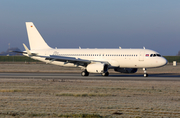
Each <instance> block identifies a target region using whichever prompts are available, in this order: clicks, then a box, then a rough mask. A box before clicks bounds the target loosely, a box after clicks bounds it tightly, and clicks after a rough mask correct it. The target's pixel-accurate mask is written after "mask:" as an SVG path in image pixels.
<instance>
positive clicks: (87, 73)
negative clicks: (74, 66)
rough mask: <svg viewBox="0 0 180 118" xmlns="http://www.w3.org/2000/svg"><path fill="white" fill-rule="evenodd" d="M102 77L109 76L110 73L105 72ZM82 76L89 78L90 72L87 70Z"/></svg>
mask: <svg viewBox="0 0 180 118" xmlns="http://www.w3.org/2000/svg"><path fill="white" fill-rule="evenodd" d="M101 75H102V76H108V75H109V72H105V73H102V74H101ZM81 76H89V72H88V71H87V70H84V71H82V72H81Z"/></svg>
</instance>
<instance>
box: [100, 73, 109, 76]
mask: <svg viewBox="0 0 180 118" xmlns="http://www.w3.org/2000/svg"><path fill="white" fill-rule="evenodd" d="M101 75H102V76H108V75H109V72H105V73H102V74H101Z"/></svg>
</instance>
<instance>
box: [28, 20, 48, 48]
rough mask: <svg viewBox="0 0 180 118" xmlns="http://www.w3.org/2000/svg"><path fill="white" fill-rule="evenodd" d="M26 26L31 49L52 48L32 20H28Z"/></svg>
mask: <svg viewBox="0 0 180 118" xmlns="http://www.w3.org/2000/svg"><path fill="white" fill-rule="evenodd" d="M26 28H27V34H28V39H29V45H30V49H31V50H34V49H35V50H36V49H50V47H49V46H48V45H47V43H46V42H45V41H44V39H43V38H42V36H41V34H40V33H39V32H38V30H37V29H36V27H35V25H34V24H33V23H32V22H26Z"/></svg>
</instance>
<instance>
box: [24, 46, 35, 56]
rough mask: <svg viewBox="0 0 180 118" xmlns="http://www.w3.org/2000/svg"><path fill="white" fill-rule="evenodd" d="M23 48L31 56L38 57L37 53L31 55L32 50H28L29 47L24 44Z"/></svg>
mask: <svg viewBox="0 0 180 118" xmlns="http://www.w3.org/2000/svg"><path fill="white" fill-rule="evenodd" d="M23 46H24V48H25V50H26V53H27V54H28V55H29V56H36V55H37V54H36V53H31V52H30V50H29V49H28V48H27V46H26V45H25V44H24V43H23Z"/></svg>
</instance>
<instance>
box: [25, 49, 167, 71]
mask: <svg viewBox="0 0 180 118" xmlns="http://www.w3.org/2000/svg"><path fill="white" fill-rule="evenodd" d="M31 52H32V53H37V54H38V55H43V56H50V55H56V56H65V57H75V58H77V59H85V60H92V61H94V60H95V61H101V62H108V63H109V64H110V67H120V68H154V67H161V66H164V65H166V64H167V60H166V59H165V58H164V57H161V56H157V54H158V53H157V52H155V51H153V50H149V49H47V50H44V49H43V50H42V49H40V50H31ZM25 55H26V54H25ZM151 55H156V56H151ZM26 56H27V55H26ZM32 58H33V59H37V60H40V61H43V62H46V63H51V64H55V65H60V66H75V65H74V64H73V63H64V62H58V61H52V60H45V58H43V57H38V56H37V57H36V56H35V57H32Z"/></svg>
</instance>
